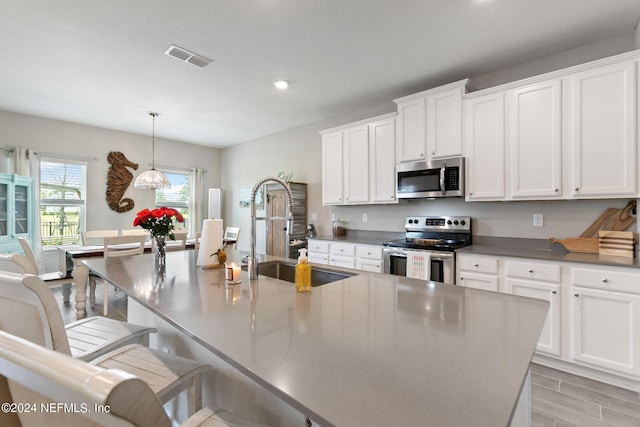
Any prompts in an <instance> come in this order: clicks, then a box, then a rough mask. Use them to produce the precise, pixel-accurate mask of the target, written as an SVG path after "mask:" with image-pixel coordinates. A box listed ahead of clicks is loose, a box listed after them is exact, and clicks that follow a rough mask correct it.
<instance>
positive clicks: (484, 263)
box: [458, 254, 498, 274]
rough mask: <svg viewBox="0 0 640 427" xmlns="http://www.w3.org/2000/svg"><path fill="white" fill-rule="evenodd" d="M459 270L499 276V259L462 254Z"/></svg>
mask: <svg viewBox="0 0 640 427" xmlns="http://www.w3.org/2000/svg"><path fill="white" fill-rule="evenodd" d="M458 269H459V270H467V271H477V272H479V273H489V274H498V258H494V257H486V256H477V255H462V254H460V255H458Z"/></svg>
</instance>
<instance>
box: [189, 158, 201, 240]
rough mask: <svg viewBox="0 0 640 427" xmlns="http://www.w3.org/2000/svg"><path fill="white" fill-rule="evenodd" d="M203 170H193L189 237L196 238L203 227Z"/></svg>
mask: <svg viewBox="0 0 640 427" xmlns="http://www.w3.org/2000/svg"><path fill="white" fill-rule="evenodd" d="M202 174H203V171H202V169H192V170H191V194H190V197H189V212H190V214H191V216H192V218H190V219H189V236H192V237H193V236H195V235H196V231H199V230H200V227H201V226H202V206H203V203H202V200H203V195H202Z"/></svg>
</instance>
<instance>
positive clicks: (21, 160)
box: [13, 147, 33, 176]
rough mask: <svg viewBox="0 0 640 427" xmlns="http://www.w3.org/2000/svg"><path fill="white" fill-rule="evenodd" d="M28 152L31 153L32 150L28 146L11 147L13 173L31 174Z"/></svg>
mask: <svg viewBox="0 0 640 427" xmlns="http://www.w3.org/2000/svg"><path fill="white" fill-rule="evenodd" d="M30 154H33V151H32V150H29V149H28V148H24V147H15V148H14V149H13V173H16V174H18V175H22V176H33V175H32V174H31V164H30V160H29V158H30V157H31V156H30Z"/></svg>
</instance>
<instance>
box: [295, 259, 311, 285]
mask: <svg viewBox="0 0 640 427" xmlns="http://www.w3.org/2000/svg"><path fill="white" fill-rule="evenodd" d="M298 253H300V256H299V257H298V263H297V264H296V290H297V291H298V292H311V265H310V264H309V261H308V259H307V250H306V249H305V248H302V249H299V250H298Z"/></svg>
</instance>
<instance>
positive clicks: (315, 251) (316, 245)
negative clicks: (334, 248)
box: [307, 239, 329, 265]
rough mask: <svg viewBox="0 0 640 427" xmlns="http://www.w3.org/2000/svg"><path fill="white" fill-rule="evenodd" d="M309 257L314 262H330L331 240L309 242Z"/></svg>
mask: <svg viewBox="0 0 640 427" xmlns="http://www.w3.org/2000/svg"><path fill="white" fill-rule="evenodd" d="M307 251H308V252H307V257H308V258H309V262H310V263H312V264H325V265H327V264H329V242H326V241H323V240H311V239H309V241H308V242H307Z"/></svg>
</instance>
